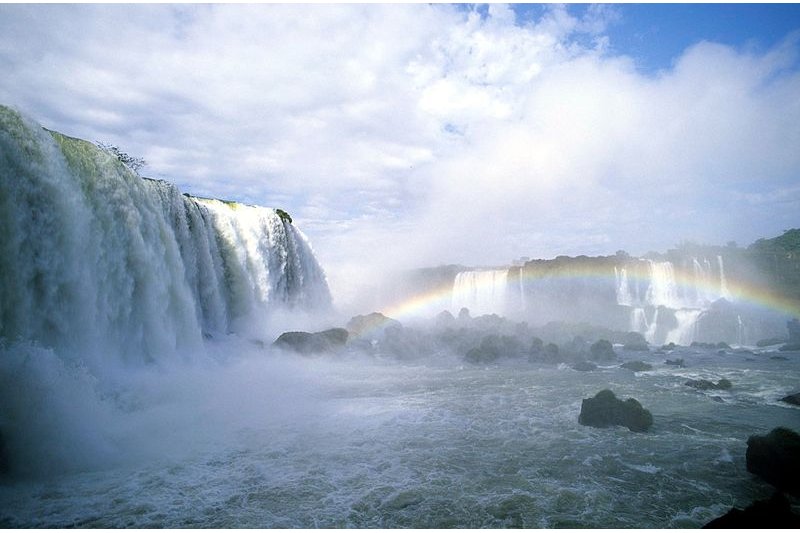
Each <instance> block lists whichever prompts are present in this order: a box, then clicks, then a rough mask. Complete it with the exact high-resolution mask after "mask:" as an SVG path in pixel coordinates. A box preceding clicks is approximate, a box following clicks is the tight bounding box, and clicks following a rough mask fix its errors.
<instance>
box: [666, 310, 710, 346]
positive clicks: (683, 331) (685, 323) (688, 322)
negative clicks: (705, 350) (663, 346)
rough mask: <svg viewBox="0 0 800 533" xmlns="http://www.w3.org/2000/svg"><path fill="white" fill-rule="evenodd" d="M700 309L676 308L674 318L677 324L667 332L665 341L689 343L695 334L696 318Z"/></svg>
mask: <svg viewBox="0 0 800 533" xmlns="http://www.w3.org/2000/svg"><path fill="white" fill-rule="evenodd" d="M702 312H703V311H702V310H700V309H678V310H677V311H675V319H676V320H677V321H678V326H677V327H676V328H674V329H672V330H670V332H669V333H667V340H666V342H668V343H670V342H674V343H675V344H681V345H684V346H686V345H689V344H691V343H692V341H693V340H694V338H695V336H696V333H697V332H696V329H697V319H698V318H699V317H700V313H702Z"/></svg>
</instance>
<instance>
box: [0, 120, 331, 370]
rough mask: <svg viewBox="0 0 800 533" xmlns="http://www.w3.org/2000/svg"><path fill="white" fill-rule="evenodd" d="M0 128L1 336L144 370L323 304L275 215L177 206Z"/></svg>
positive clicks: (98, 158)
mask: <svg viewBox="0 0 800 533" xmlns="http://www.w3.org/2000/svg"><path fill="white" fill-rule="evenodd" d="M0 120H1V121H2V122H0V124H1V125H2V131H1V132H0V133H1V134H2V137H0V142H2V161H1V162H0V164H2V168H1V172H2V174H0V205H2V215H0V217H1V218H0V235H1V236H2V240H0V250H2V257H1V258H0V261H2V270H0V317H2V321H0V338H3V339H6V340H33V341H37V342H40V343H42V344H43V345H45V346H52V347H57V348H59V350H61V351H70V352H75V351H76V350H80V351H82V352H87V353H96V352H98V349H102V350H105V351H106V352H110V353H117V354H120V355H121V356H122V357H123V358H124V359H127V360H133V359H135V358H140V359H143V360H145V361H149V360H153V359H158V358H163V357H169V355H170V354H173V353H175V352H176V351H178V350H181V349H188V350H196V349H197V348H198V347H199V344H200V341H201V339H202V335H201V333H211V334H213V333H226V332H229V331H232V330H234V329H235V324H236V321H237V320H239V319H241V318H243V317H248V316H253V315H254V314H257V313H260V314H261V318H266V313H267V312H268V311H269V310H271V309H274V308H277V307H280V306H289V307H300V308H304V309H310V308H315V307H317V308H318V307H324V306H326V305H330V293H329V291H328V287H327V283H326V281H325V277H324V274H323V272H322V269H321V268H320V266H319V264H318V263H317V261H316V259H315V258H314V256H313V253H312V252H311V249H310V247H309V245H308V243H307V241H306V239H305V237H304V236H303V235H302V233H301V232H300V231H299V230H298V229H297V228H295V227H294V226H293V225H292V224H291V223H289V222H288V221H286V220H284V219H283V217H281V216H280V215H279V214H278V213H277V212H276V211H275V210H273V209H268V208H262V207H255V206H247V205H241V204H235V203H225V202H220V201H217V200H207V199H200V198H193V197H189V196H186V195H182V194H180V192H179V191H178V190H177V189H176V188H175V187H174V186H172V185H170V184H168V183H166V182H163V181H156V180H148V179H142V178H140V177H139V176H137V175H136V174H134V173H133V172H131V171H130V170H129V169H127V167H125V166H124V165H122V164H121V163H120V162H119V161H117V160H116V158H114V157H113V156H112V155H110V154H107V153H105V152H103V151H101V150H99V149H97V148H96V147H95V146H94V145H92V144H90V143H88V142H85V141H81V140H78V139H72V138H69V137H66V136H63V135H60V134H57V133H51V132H47V131H45V130H43V129H42V128H40V127H37V126H36V125H35V124H32V123H30V122H28V121H26V120H25V119H24V118H22V117H21V116H20V115H18V114H16V113H14V112H13V111H11V110H9V109H7V108H0ZM65 349H66V350H65Z"/></svg>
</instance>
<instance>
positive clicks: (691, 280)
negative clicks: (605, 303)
mask: <svg viewBox="0 0 800 533" xmlns="http://www.w3.org/2000/svg"><path fill="white" fill-rule="evenodd" d="M642 264H643V265H646V272H647V274H646V276H644V277H642V276H640V274H639V273H640V272H641V271H640V265H642ZM716 264H717V270H718V272H715V271H714V268H713V266H712V262H711V261H709V260H708V259H706V258H696V257H694V258H691V260H687V261H686V264H685V265H684V266H683V267H682V268H680V269H678V268H676V266H675V265H674V264H673V263H672V262H671V261H653V260H646V261H645V260H642V261H639V262H638V263H636V264H634V265H626V266H619V267H616V266H615V267H614V273H615V281H616V298H617V304H619V305H622V306H626V307H630V327H631V330H632V331H637V332H639V333H642V334H643V335H645V337H646V338H647V340H648V341H649V342H657V341H659V340H660V339H657V338H656V337H659V338H660V337H663V336H664V333H663V332H662V333H661V334H659V333H658V332H659V325H658V324H657V321H658V313H657V308H658V307H660V306H663V307H666V308H669V309H671V310H673V311H674V312H675V320H676V321H677V326H674V327H673V328H672V329H671V330H670V331H668V332H666V339H668V341H669V342H675V343H684V344H687V343H691V342H692V341H693V340H695V337H696V334H697V331H696V330H697V328H696V325H697V321H698V319H699V318H700V317H701V315H702V312H703V311H705V310H706V309H708V308H709V306H710V305H711V303H713V302H714V301H716V300H717V299H719V298H726V299H730V298H731V294H730V292H729V291H728V287H727V283H726V280H725V269H724V264H723V260H722V256H717V258H716ZM631 268H633V269H635V272H636V273H637V274H636V276H635V278H642V279H634V280H631V279H630V278H629V276H628V271H629V270H630V269H631ZM678 270H680V272H682V274H680V275H679V274H678ZM679 277H680V279H681V280H683V281H682V282H681V283H678V278H679ZM642 283H643V284H644V295H645V296H644V298H641V297H640V294H641V292H640V286H641V284H642ZM648 309H649V310H648ZM654 309H655V310H654ZM648 316H651V318H650V320H648Z"/></svg>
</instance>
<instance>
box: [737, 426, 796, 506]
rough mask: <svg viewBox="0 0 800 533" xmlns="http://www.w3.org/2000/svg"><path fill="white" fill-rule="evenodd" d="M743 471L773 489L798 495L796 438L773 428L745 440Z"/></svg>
mask: <svg viewBox="0 0 800 533" xmlns="http://www.w3.org/2000/svg"><path fill="white" fill-rule="evenodd" d="M746 459H747V471H748V472H751V473H753V474H755V475H757V476H759V477H760V478H762V479H763V480H764V481H766V482H767V483H769V484H771V485H773V486H774V487H776V488H777V489H779V490H781V491H784V492H788V493H790V494H794V495H800V435H798V434H797V433H795V432H794V431H792V430H790V429H787V428H784V427H777V428H775V429H773V430H772V431H770V432H769V433H768V434H766V435H752V436H751V437H750V438H749V439H747V454H746Z"/></svg>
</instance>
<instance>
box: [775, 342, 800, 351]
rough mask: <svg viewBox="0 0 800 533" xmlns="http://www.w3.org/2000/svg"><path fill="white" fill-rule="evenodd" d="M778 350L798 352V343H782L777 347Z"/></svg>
mask: <svg viewBox="0 0 800 533" xmlns="http://www.w3.org/2000/svg"><path fill="white" fill-rule="evenodd" d="M778 351H779V352H800V343H791V344H784V345H783V346H781V347H780V348H778Z"/></svg>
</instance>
